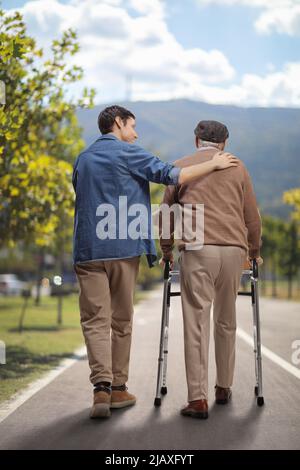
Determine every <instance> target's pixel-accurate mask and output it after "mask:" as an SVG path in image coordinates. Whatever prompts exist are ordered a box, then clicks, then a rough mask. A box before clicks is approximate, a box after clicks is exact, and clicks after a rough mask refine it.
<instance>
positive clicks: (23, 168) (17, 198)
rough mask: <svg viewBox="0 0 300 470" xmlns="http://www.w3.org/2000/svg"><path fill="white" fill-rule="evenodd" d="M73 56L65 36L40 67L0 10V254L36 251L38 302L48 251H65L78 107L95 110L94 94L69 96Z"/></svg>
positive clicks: (14, 18) (11, 18)
mask: <svg viewBox="0 0 300 470" xmlns="http://www.w3.org/2000/svg"><path fill="white" fill-rule="evenodd" d="M78 50H79V46H78V43H77V40H76V34H75V32H74V31H72V30H68V31H66V32H64V33H63V35H62V38H61V39H59V40H54V41H53V42H52V47H51V52H52V56H51V58H50V59H48V60H43V56H44V53H43V51H42V50H41V49H38V48H37V46H36V43H35V41H34V40H33V39H32V38H31V37H29V36H27V33H26V26H25V24H24V22H23V19H22V16H21V15H20V13H18V12H16V13H14V14H13V15H7V14H5V12H4V11H3V10H2V9H0V64H1V68H0V80H1V81H2V82H3V83H4V84H5V94H6V97H5V98H6V101H5V104H4V105H2V106H0V128H1V134H0V188H1V191H0V196H1V199H0V213H1V219H0V248H1V247H3V246H14V245H15V244H16V243H17V242H19V241H22V242H24V245H30V244H34V245H37V246H38V247H40V250H39V262H38V276H37V277H38V279H37V286H38V289H37V302H38V301H39V286H40V278H41V277H42V276H43V265H44V261H43V256H44V250H45V247H50V246H53V245H56V246H60V247H63V246H64V245H65V244H66V243H67V242H66V241H65V239H64V243H62V236H68V237H70V233H71V227H72V217H73V202H74V195H73V189H72V185H71V175H72V163H73V161H74V158H75V157H76V156H77V155H78V153H79V152H80V150H81V149H82V148H83V146H84V142H83V140H82V139H81V129H80V127H79V125H78V122H77V117H76V108H77V107H78V106H88V107H91V106H92V104H93V97H94V90H91V91H88V90H87V89H84V91H83V95H82V97H81V98H80V99H79V100H76V101H74V100H72V99H71V98H68V97H67V96H66V87H67V86H68V87H69V86H70V85H72V84H73V83H75V82H77V81H78V80H80V79H81V78H82V76H83V71H82V69H81V68H80V67H78V66H76V65H75V66H69V67H68V66H67V58H68V56H73V55H75V54H76V53H77V52H78ZM66 234H67V235H66ZM61 255H62V253H61V250H60V256H61Z"/></svg>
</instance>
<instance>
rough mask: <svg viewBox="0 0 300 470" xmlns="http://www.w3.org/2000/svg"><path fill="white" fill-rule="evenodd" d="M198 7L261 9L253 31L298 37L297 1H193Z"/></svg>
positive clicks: (299, 28)
mask: <svg viewBox="0 0 300 470" xmlns="http://www.w3.org/2000/svg"><path fill="white" fill-rule="evenodd" d="M195 1H196V3H197V4H198V5H199V6H205V5H209V4H215V5H228V6H233V5H244V6H248V7H253V8H259V9H262V10H263V11H261V12H260V13H259V15H258V19H257V20H256V22H255V29H256V30H257V31H258V32H259V33H261V34H271V33H272V32H277V33H280V34H288V35H290V36H296V35H300V2H299V0H195Z"/></svg>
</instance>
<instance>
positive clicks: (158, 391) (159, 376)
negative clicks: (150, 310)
mask: <svg viewBox="0 0 300 470" xmlns="http://www.w3.org/2000/svg"><path fill="white" fill-rule="evenodd" d="M168 304H170V279H165V280H164V293H163V305H162V316H161V329H160V343H159V356H158V367H157V383H156V395H155V400H154V406H160V405H161V389H162V378H163V377H162V376H163V366H164V364H163V363H164V343H165V333H166V324H167V323H166V322H167V317H168Z"/></svg>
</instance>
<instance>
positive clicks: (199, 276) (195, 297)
mask: <svg viewBox="0 0 300 470" xmlns="http://www.w3.org/2000/svg"><path fill="white" fill-rule="evenodd" d="M245 259H246V251H245V250H244V249H243V248H239V247H236V246H218V245H204V247H203V248H202V249H201V250H193V251H182V252H181V255H180V261H179V262H180V273H181V276H180V279H181V281H180V282H181V300H182V311H183V326H184V350H185V366H186V378H187V385H188V401H193V400H200V399H206V400H207V395H208V352H209V336H210V310H211V304H212V301H214V309H213V319H214V338H215V360H216V369H217V376H216V384H217V385H219V386H220V387H225V388H227V387H231V385H232V382H233V373H234V364H235V334H236V311H235V301H236V296H237V292H238V289H239V283H240V278H241V274H242V271H243V266H244V262H245Z"/></svg>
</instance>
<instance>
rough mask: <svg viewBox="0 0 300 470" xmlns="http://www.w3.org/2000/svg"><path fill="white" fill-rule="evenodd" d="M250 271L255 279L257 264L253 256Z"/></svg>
mask: <svg viewBox="0 0 300 470" xmlns="http://www.w3.org/2000/svg"><path fill="white" fill-rule="evenodd" d="M252 272H253V277H254V279H257V278H258V264H257V261H256V259H255V258H254V259H253V260H252Z"/></svg>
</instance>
